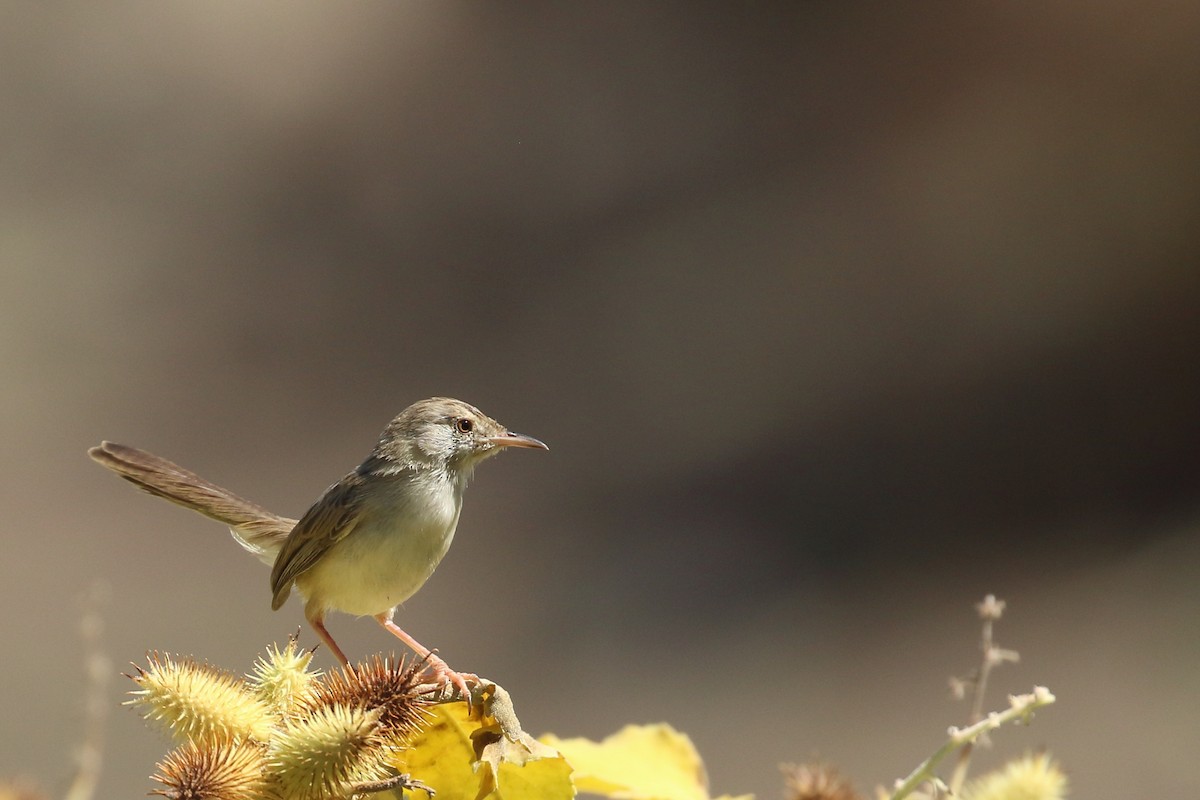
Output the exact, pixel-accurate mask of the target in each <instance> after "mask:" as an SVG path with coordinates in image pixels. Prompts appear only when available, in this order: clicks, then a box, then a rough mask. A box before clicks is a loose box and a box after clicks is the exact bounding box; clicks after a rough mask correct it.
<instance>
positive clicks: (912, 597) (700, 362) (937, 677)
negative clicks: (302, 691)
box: [0, 0, 1200, 798]
mask: <svg viewBox="0 0 1200 800" xmlns="http://www.w3.org/2000/svg"><path fill="white" fill-rule="evenodd" d="M0 23H2V24H0V101H2V107H3V114H2V115H0V143H2V144H3V147H2V154H0V209H2V213H0V226H2V231H3V233H2V235H0V270H2V272H0V275H2V276H3V287H2V296H3V307H2V308H0V352H2V354H3V361H2V363H3V380H2V383H0V403H2V405H0V412H2V413H0V432H2V435H3V439H2V442H3V448H4V451H5V453H6V454H7V457H6V458H5V459H4V460H3V462H2V464H0V470H2V471H3V473H2V476H3V486H4V490H3V497H4V501H3V511H4V515H5V523H4V534H3V535H4V539H3V541H4V556H3V559H2V561H0V602H2V604H3V607H4V609H5V614H4V621H3V627H2V628H0V631H2V632H3V641H4V644H5V655H4V669H3V676H4V677H3V683H2V684H0V702H2V703H3V708H4V713H3V715H2V717H3V719H4V722H3V723H2V729H0V754H2V755H0V774H13V773H24V774H31V775H35V776H37V777H39V778H40V779H42V780H43V781H44V782H46V783H47V784H48V785H49V786H50V788H51V789H53V790H55V791H61V789H62V788H63V787H64V786H65V783H66V779H67V776H68V775H69V774H70V772H71V771H72V766H71V764H70V762H69V758H70V754H71V752H72V748H73V746H74V744H75V743H76V742H77V741H78V740H79V738H80V736H81V734H80V732H79V731H78V724H79V722H80V719H81V714H82V711H81V709H80V695H81V692H82V688H81V687H82V675H81V672H82V664H81V655H80V652H81V644H80V641H79V636H78V633H77V625H76V624H75V618H76V616H77V615H78V609H79V606H80V598H81V596H82V594H83V592H84V591H85V589H86V587H87V586H89V585H90V584H91V583H92V582H93V581H94V580H96V579H102V580H104V581H106V582H107V583H108V584H109V585H110V586H111V595H112V599H111V601H110V602H109V604H108V606H107V607H106V609H105V611H104V613H105V617H106V621H107V638H106V642H105V646H106V649H107V652H108V654H109V656H110V657H111V658H112V659H113V662H114V666H113V670H114V671H116V670H118V669H120V668H121V665H122V664H125V663H126V662H129V661H137V660H139V659H141V657H142V653H143V652H144V651H145V650H146V649H149V648H159V649H164V650H168V651H172V652H183V653H196V654H198V655H200V656H202V657H205V658H208V659H211V660H212V661H215V662H217V663H219V664H222V665H225V666H228V667H230V668H234V669H237V670H245V669H248V668H249V666H250V664H251V662H252V659H253V657H254V656H255V654H256V653H258V652H260V651H261V649H262V648H263V647H264V645H266V644H267V643H268V642H271V641H280V640H282V639H283V638H284V637H285V636H287V634H289V633H291V632H292V631H293V630H294V629H295V628H296V626H297V625H298V624H299V623H300V622H301V620H302V616H301V612H300V605H299V604H298V603H296V602H294V601H293V602H292V603H290V604H288V605H287V606H286V607H285V608H284V609H283V610H282V611H281V612H278V613H273V612H271V610H270V604H269V602H268V601H269V591H268V588H267V571H266V570H265V569H264V568H263V567H262V566H261V565H260V564H258V563H257V562H255V561H254V560H253V559H251V558H249V557H247V556H246V555H245V554H244V553H242V552H241V551H240V550H239V549H238V548H237V547H236V546H235V545H234V544H233V542H232V541H230V539H229V537H228V535H227V534H226V533H224V532H223V531H222V530H221V529H219V528H218V527H217V526H215V525H213V524H212V523H209V522H207V521H206V520H203V519H202V518H200V517H198V516H195V515H189V514H187V513H185V512H183V511H181V510H179V509H177V508H174V507H171V506H169V505H168V504H166V503H162V502H160V501H157V500H153V499H150V498H147V497H144V496H139V495H137V494H136V493H135V492H133V491H132V490H131V489H130V488H129V487H127V486H125V485H124V484H122V483H120V482H118V481H116V480H115V479H113V478H112V477H111V476H109V475H107V474H105V473H104V472H103V471H101V470H100V469H99V468H98V467H96V466H95V465H93V464H92V463H90V462H89V461H88V460H87V458H86V457H85V455H84V451H85V449H86V448H87V447H88V446H89V445H91V444H93V443H95V442H96V441H98V440H99V439H101V438H108V439H114V440H117V441H123V442H127V443H130V444H135V445H138V446H142V447H145V448H147V449H150V450H153V451H155V452H159V453H161V454H163V455H165V456H167V457H169V458H172V459H175V460H178V461H179V462H181V463H182V464H184V465H186V466H188V467H191V468H193V469H195V470H196V471H198V472H199V473H201V474H202V475H205V476H206V477H209V478H211V479H213V480H215V481H217V482H219V483H222V484H225V485H227V486H229V487H231V488H233V489H234V490H235V491H238V492H241V493H244V494H246V495H247V496H248V497H251V498H252V499H255V500H257V501H259V502H261V503H263V504H265V505H267V506H269V507H271V508H272V509H274V510H277V511H279V512H281V513H286V514H291V515H298V514H300V513H301V512H302V511H303V510H304V509H305V508H306V507H307V505H308V504H309V503H310V502H311V501H312V500H313V499H315V498H316V496H317V495H318V494H319V493H320V491H321V490H322V489H323V488H324V487H325V486H326V485H327V484H328V483H330V482H332V481H333V480H335V479H336V478H338V477H339V476H340V475H341V474H342V473H343V472H344V471H345V470H346V469H348V468H350V467H351V466H353V465H354V464H356V463H357V462H358V461H359V460H360V459H361V458H362V456H363V455H365V454H366V452H367V451H368V450H369V448H370V447H371V445H372V444H373V443H374V440H375V437H376V436H377V435H378V433H379V431H380V430H381V429H382V427H383V425H384V424H385V423H386V422H387V421H388V419H390V418H391V416H392V415H393V414H395V413H396V412H397V411H399V410H400V409H401V408H403V407H404V406H405V405H407V404H408V403H410V402H412V401H413V400H416V399H419V398H422V397H426V396H428V395H432V394H449V395H454V396H459V397H462V398H464V399H466V400H468V401H470V402H473V403H476V404H478V405H479V406H480V407H481V408H483V409H484V410H485V411H486V412H488V413H490V414H492V415H493V416H496V417H497V418H499V419H500V420H501V421H503V422H504V423H506V424H508V425H509V426H511V427H512V428H514V429H515V430H519V431H522V432H527V433H530V434H533V435H535V436H538V437H540V438H542V439H544V440H545V441H546V442H548V443H549V444H550V446H551V452H550V453H548V454H541V453H519V454H514V455H509V456H506V457H505V458H503V459H500V460H498V461H497V462H492V463H488V464H486V465H485V466H484V467H482V468H481V469H480V471H479V474H478V475H477V476H476V481H475V485H474V486H473V488H472V490H471V492H470V493H469V496H468V500H467V505H466V509H465V512H464V515H463V519H462V523H461V525H460V527H459V532H458V540H457V542H456V543H455V546H454V548H453V550H452V551H451V553H450V556H449V557H448V559H447V560H446V562H445V563H444V564H443V566H442V567H441V569H440V570H439V571H438V573H437V574H436V575H435V577H434V579H433V580H432V581H431V582H430V583H429V584H428V586H427V587H426V588H425V590H424V591H422V593H421V594H419V595H418V596H417V597H416V598H414V599H413V600H411V601H410V602H409V603H408V605H407V607H406V608H405V609H403V610H402V611H401V613H400V614H399V616H398V620H399V621H400V623H401V624H402V625H403V626H404V627H406V628H407V629H408V630H409V631H411V632H412V633H413V634H414V635H415V636H416V637H417V638H419V639H420V640H421V641H423V642H426V643H428V644H430V645H433V646H436V647H439V648H440V649H441V651H442V652H443V654H444V655H445V656H446V657H447V659H448V660H449V661H450V662H451V663H452V664H454V665H455V666H456V667H458V668H459V669H464V670H472V671H478V672H480V673H482V674H484V675H487V676H489V677H491V678H493V679H495V680H497V681H499V682H500V683H502V684H504V685H505V686H506V687H507V688H508V689H509V690H510V691H511V692H512V693H513V695H514V697H515V698H516V700H517V703H518V709H519V711H520V712H521V714H522V719H523V721H524V722H525V724H526V727H528V728H529V729H530V730H532V731H534V732H540V731H548V730H552V731H554V732H556V733H559V734H562V735H574V734H586V735H590V736H597V737H598V736H602V735H604V734H606V733H608V732H611V731H613V730H615V729H616V728H618V727H619V726H620V725H622V724H624V723H625V722H631V721H656V720H668V721H670V722H672V723H673V724H675V725H676V726H677V727H679V728H681V729H683V730H685V731H687V732H688V733H690V734H691V735H692V737H693V738H694V739H695V741H696V743H697V745H698V746H699V748H700V750H701V752H702V753H703V755H704V756H705V758H706V760H707V762H708V765H709V768H710V772H711V777H712V779H713V783H714V789H716V790H718V791H755V792H757V793H758V794H759V797H760V798H774V797H776V796H778V793H779V791H780V779H779V776H778V773H777V772H776V764H777V763H778V762H780V761H786V760H796V759H803V758H806V757H808V756H810V755H811V754H813V753H814V752H816V753H819V754H820V755H822V756H824V757H826V758H828V759H831V760H833V761H835V762H837V763H838V764H840V765H841V766H842V767H843V769H844V770H845V771H847V772H849V773H850V774H851V775H853V776H854V777H855V778H856V779H857V781H858V783H859V785H860V787H862V788H870V787H871V786H873V785H874V784H875V783H877V782H890V781H891V780H892V779H894V778H896V777H898V776H900V775H902V774H904V773H906V772H908V770H909V769H911V767H912V766H914V765H915V764H916V763H917V762H918V761H919V760H920V759H921V758H923V757H924V756H925V755H927V754H928V753H929V752H931V751H932V750H933V749H934V748H935V747H936V746H937V744H938V743H939V742H940V741H941V739H942V737H943V736H944V731H945V728H946V726H947V725H949V724H952V723H957V722H961V721H962V720H963V718H964V716H965V714H966V709H965V707H964V706H963V705H962V704H958V705H955V704H953V703H951V702H950V701H949V700H948V699H947V695H946V690H945V685H946V679H947V677H948V676H949V675H951V674H954V673H959V674H961V673H965V672H967V671H968V670H969V669H970V667H971V666H972V665H973V664H974V663H975V662H976V659H977V654H976V651H975V647H976V642H977V636H978V624H977V621H976V620H975V619H974V616H973V611H972V609H971V604H972V603H974V602H975V601H977V600H978V599H980V598H981V597H982V596H983V595H984V594H985V593H987V592H995V593H997V594H999V595H1000V596H1002V597H1004V598H1006V599H1007V600H1009V602H1010V606H1009V608H1010V611H1009V614H1008V615H1007V616H1006V617H1005V619H1004V620H1003V621H1002V623H1001V625H1000V627H999V629H998V638H999V641H1000V643H1001V644H1003V645H1006V646H1009V647H1013V648H1016V649H1018V650H1020V651H1021V653H1022V656H1023V659H1022V662H1021V663H1020V664H1019V665H1017V666H1015V667H1006V668H1005V669H1004V670H1003V671H1002V672H1000V673H998V674H997V676H996V679H995V683H994V687H995V690H996V691H995V694H994V696H993V699H992V701H991V703H990V705H991V706H993V707H998V706H1002V705H1003V697H1002V695H1003V694H1004V693H1005V692H1010V691H1027V690H1028V689H1029V687H1031V686H1032V685H1033V684H1034V683H1035V682H1039V683H1045V684H1047V685H1049V686H1050V688H1051V689H1052V690H1054V691H1055V692H1056V693H1057V694H1058V697H1059V699H1060V702H1059V705H1057V706H1056V707H1054V708H1052V709H1050V710H1049V711H1047V712H1046V713H1045V714H1043V715H1041V716H1039V718H1038V719H1037V720H1036V722H1035V724H1034V725H1033V727H1032V728H1029V729H1013V730H1006V731H1004V732H1003V733H1001V734H999V735H997V736H996V737H995V743H996V747H995V748H994V750H993V751H992V752H991V753H985V754H984V755H983V756H982V757H981V761H980V764H981V766H986V765H987V764H994V763H996V761H997V760H998V759H999V758H1000V757H1003V756H1008V755H1013V754H1015V753H1019V752H1020V751H1022V750H1023V749H1027V748H1038V747H1042V746H1046V747H1048V748H1050V749H1051V750H1052V752H1054V753H1055V754H1056V755H1058V756H1060V757H1061V758H1062V760H1063V761H1064V764H1065V766H1066V767H1067V769H1068V770H1069V771H1070V773H1071V778H1072V781H1073V783H1074V786H1075V787H1076V792H1075V795H1076V796H1078V797H1123V796H1142V797H1150V796H1153V797H1171V796H1176V797H1182V796H1194V795H1195V794H1196V792H1197V790H1200V762H1197V760H1196V759H1195V757H1194V755H1193V751H1194V749H1195V742H1196V736H1197V732H1198V725H1197V722H1196V720H1197V719H1200V677H1198V676H1200V672H1198V670H1197V666H1196V663H1197V659H1198V658H1200V633H1198V632H1197V619H1198V612H1200V596H1198V591H1197V588H1196V577H1197V575H1198V569H1200V542H1198V541H1197V537H1196V528H1197V522H1198V521H1200V423H1198V418H1200V375H1198V372H1197V366H1196V365H1197V357H1198V356H1200V315H1198V314H1197V308H1198V306H1197V303H1198V301H1200V269H1198V256H1200V232H1198V231H1200V228H1198V226H1197V222H1198V217H1200V215H1198V213H1197V210H1198V209H1200V47H1197V45H1196V43H1197V41H1200V10H1197V8H1196V7H1194V6H1192V5H1191V4H1187V3H1153V2H1151V3H1144V2H1143V3H1132V2H1100V3H1059V4H1053V5H1050V6H1043V5H1029V4H1025V5H1022V4H1016V5H1014V4H1012V3H1004V2H981V3H971V4H961V3H924V4H919V5H904V6H901V5H896V4H885V3H879V4H868V3H804V4H793V3H782V4H713V5H708V4H696V3H686V4H685V3H655V4H610V3H604V4H595V3H592V4H565V3H564V4H537V3H526V4H456V3H438V4H434V3H388V4H384V3H376V4H368V3H356V4H343V3H333V4H327V3H303V2H302V3H288V4H268V3H261V4H250V5H247V4H243V3H229V2H206V3H175V4H152V3H121V2H117V3H109V4H103V5H98V4H92V3H82V2H75V3H70V2H68V3H59V4H41V3H33V2H22V1H21V0H17V1H16V2H9V3H7V4H5V5H4V7H3V9H0ZM330 627H331V629H332V630H333V632H334V634H335V635H336V636H337V637H338V640H339V642H340V643H342V645H343V647H345V648H346V649H347V650H348V651H349V652H350V653H352V654H353V653H358V654H365V653H368V652H373V651H376V650H379V649H381V648H391V647H393V642H392V641H391V640H390V639H389V638H388V637H387V636H386V635H385V634H383V632H381V631H380V630H379V629H378V628H377V627H376V626H375V625H374V624H373V623H371V622H370V621H369V620H367V621H355V620H352V619H350V618H348V617H342V616H338V617H335V618H334V619H333V620H332V622H331V625H330ZM304 637H305V639H304V640H305V641H307V642H310V643H311V642H312V641H313V638H314V637H313V636H312V635H311V633H309V632H308V631H307V630H305V632H304ZM319 661H320V662H321V663H322V664H323V665H324V666H328V664H329V659H328V654H326V653H323V652H322V653H321V655H320V656H319ZM127 688H128V685H127V684H126V683H125V682H124V679H118V681H117V682H115V683H114V685H113V687H112V688H111V689H110V694H111V698H112V699H111V702H112V705H113V708H114V711H113V712H112V713H111V715H110V718H109V721H108V726H107V727H108V739H107V747H108V752H107V757H106V762H105V773H104V777H103V783H102V785H101V790H102V793H101V796H103V797H109V798H118V797H138V796H142V794H143V792H144V791H146V790H147V789H149V788H150V782H149V780H148V779H147V778H146V777H145V776H147V775H148V774H149V773H150V772H151V771H152V769H153V764H154V761H155V759H156V758H158V757H159V756H161V755H162V754H163V753H164V752H165V750H166V745H165V744H164V742H163V741H162V740H161V739H160V738H158V737H157V736H156V735H155V734H154V733H151V732H150V731H148V730H145V729H144V727H143V725H142V723H141V721H140V720H139V719H138V718H137V717H136V715H135V714H134V713H133V712H131V711H129V710H125V709H117V708H116V704H117V703H118V702H119V701H120V699H121V692H123V691H125V690H126V689H127Z"/></svg>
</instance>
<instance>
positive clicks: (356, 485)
mask: <svg viewBox="0 0 1200 800" xmlns="http://www.w3.org/2000/svg"><path fill="white" fill-rule="evenodd" d="M362 488H363V480H362V478H361V477H360V476H359V475H358V474H357V473H353V472H352V473H350V474H349V475H347V476H346V477H345V478H342V479H341V480H340V481H339V482H337V483H335V484H334V485H333V486H330V487H329V488H328V489H326V490H325V494H324V495H322V497H321V499H320V500H318V501H317V502H316V503H314V504H313V507H312V508H310V509H309V510H308V511H307V512H306V513H305V514H304V516H303V517H301V518H300V521H299V522H298V523H296V527H295V528H294V529H293V530H292V532H291V533H290V534H289V535H288V538H287V541H285V542H284V543H283V547H282V548H280V550H279V555H278V556H277V557H276V559H275V566H274V567H272V569H271V608H274V609H278V608H279V607H280V606H282V605H283V603H284V601H285V600H287V597H288V593H289V592H290V591H291V589H292V582H293V581H294V580H296V578H298V577H299V576H300V575H301V574H303V573H304V572H305V571H307V570H309V569H310V568H312V566H313V565H314V564H316V563H317V561H319V560H320V558H321V556H323V555H324V554H325V553H326V552H327V551H328V550H329V548H330V547H333V545H335V544H337V543H338V542H340V541H341V540H342V539H344V538H345V537H346V536H347V535H349V533H350V531H352V530H354V526H355V525H357V524H358V521H359V519H360V517H361V514H360V513H359V509H358V506H357V504H356V503H355V498H356V497H357V496H358V493H359V492H360V491H361V490H362Z"/></svg>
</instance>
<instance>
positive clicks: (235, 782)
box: [151, 741, 267, 800]
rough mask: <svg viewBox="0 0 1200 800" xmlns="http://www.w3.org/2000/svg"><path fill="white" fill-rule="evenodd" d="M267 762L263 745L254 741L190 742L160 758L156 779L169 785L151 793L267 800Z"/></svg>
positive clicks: (181, 798) (200, 799) (176, 798)
mask: <svg viewBox="0 0 1200 800" xmlns="http://www.w3.org/2000/svg"><path fill="white" fill-rule="evenodd" d="M263 765H264V759H263V748H262V746H261V745H258V744H255V743H254V742H246V741H230V742H219V743H211V742H210V743H207V744H204V745H199V746H198V745H196V744H195V743H191V742H189V743H188V744H186V745H184V746H183V747H180V748H179V749H178V750H174V751H172V752H170V753H168V754H167V756H166V758H164V759H163V760H162V761H161V762H159V764H158V774H157V775H155V776H154V780H156V781H158V782H159V783H161V784H163V786H164V787H165V788H162V789H156V790H154V791H153V792H151V794H159V795H162V796H163V797H167V798H170V800H263V798H265V797H266V788H267V784H266V779H265V778H264V777H263Z"/></svg>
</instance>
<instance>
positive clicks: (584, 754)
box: [541, 724, 749, 800]
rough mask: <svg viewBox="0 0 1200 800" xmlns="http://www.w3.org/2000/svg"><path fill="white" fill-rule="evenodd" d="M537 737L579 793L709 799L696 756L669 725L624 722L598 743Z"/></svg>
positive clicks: (634, 799)
mask: <svg viewBox="0 0 1200 800" xmlns="http://www.w3.org/2000/svg"><path fill="white" fill-rule="evenodd" d="M541 741H543V742H545V743H546V744H548V745H550V746H551V747H553V748H555V749H556V750H558V751H559V752H560V753H562V754H563V756H564V757H565V758H566V759H567V762H568V763H569V764H570V765H571V767H572V769H573V770H574V774H573V775H572V777H573V779H574V781H575V788H576V789H577V790H579V791H581V792H591V793H593V794H599V795H603V796H605V797H612V798H616V799H617V800H709V797H708V775H707V774H706V773H705V771H704V763H703V762H702V761H701V760H700V754H699V753H697V752H696V747H695V746H694V745H693V744H692V740H691V739H689V738H688V737H687V736H686V735H684V734H682V733H680V732H679V731H677V730H675V729H674V728H672V727H671V726H670V725H666V724H658V725H627V726H626V727H624V728H622V729H621V730H620V731H618V732H617V733H614V734H613V735H612V736H609V737H608V738H606V739H605V740H604V741H603V742H593V741H591V740H589V739H582V738H577V739H559V738H558V737H557V736H554V735H553V734H547V735H546V736H543V737H542V738H541ZM747 798H749V795H745V796H744V798H743V799H742V800H746V799H747ZM731 800H732V799H731Z"/></svg>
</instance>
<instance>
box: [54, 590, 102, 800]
mask: <svg viewBox="0 0 1200 800" xmlns="http://www.w3.org/2000/svg"><path fill="white" fill-rule="evenodd" d="M107 596H108V587H107V585H105V584H103V583H100V582H97V583H94V584H93V585H92V587H91V589H90V590H89V591H88V593H87V595H86V596H85V597H84V598H83V606H84V608H83V614H82V615H81V616H80V620H79V625H80V635H81V636H82V638H83V646H84V669H85V675H86V684H85V699H84V721H83V726H82V728H83V731H84V736H83V743H82V744H81V745H80V746H79V753H78V756H77V758H78V768H77V770H76V772H75V777H74V778H73V779H72V781H71V785H70V787H68V788H67V792H66V795H65V796H64V800H92V798H93V797H95V795H96V784H97V783H99V781H100V768H101V766H102V764H103V760H104V718H105V716H107V714H108V699H107V697H106V696H105V695H106V691H107V689H108V684H109V674H110V673H111V672H112V665H111V664H110V663H109V661H108V658H107V657H106V656H105V655H104V651H103V648H102V646H101V641H102V639H103V634H104V620H103V618H102V617H101V615H100V611H99V610H98V609H99V607H100V606H101V605H103V603H104V601H105V600H106V599H107Z"/></svg>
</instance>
